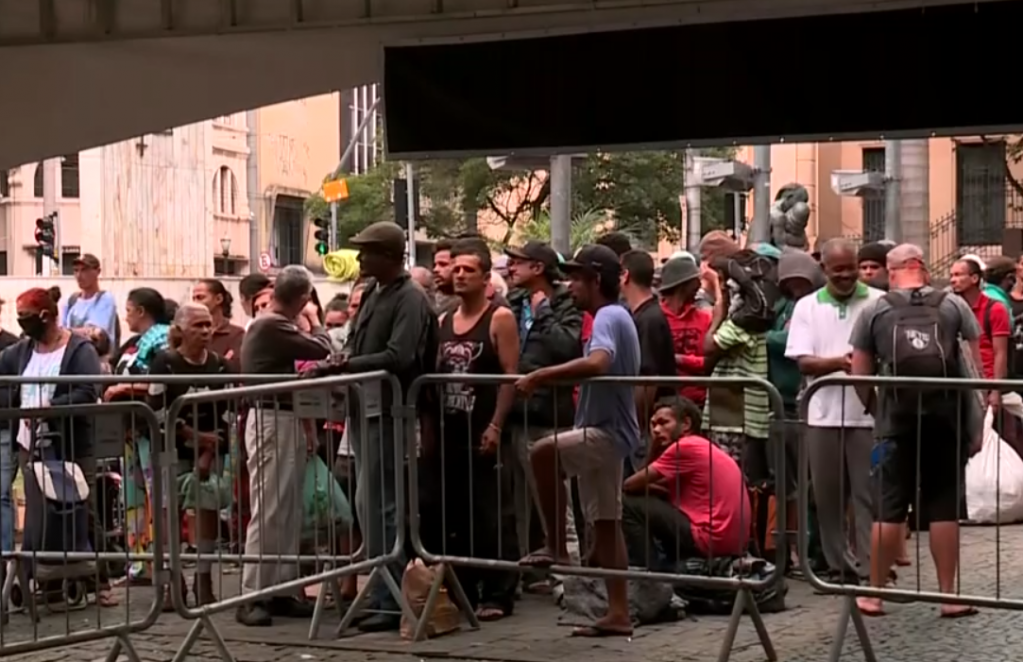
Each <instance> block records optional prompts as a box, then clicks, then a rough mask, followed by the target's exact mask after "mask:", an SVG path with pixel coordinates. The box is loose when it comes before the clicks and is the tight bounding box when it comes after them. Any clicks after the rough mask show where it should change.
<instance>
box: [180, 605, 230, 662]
mask: <svg viewBox="0 0 1023 662" xmlns="http://www.w3.org/2000/svg"><path fill="white" fill-rule="evenodd" d="M203 630H205V631H206V632H207V634H209V636H210V639H212V640H213V645H214V646H216V647H217V653H219V654H220V659H221V660H223V661H224V662H234V656H233V655H231V651H229V650H228V648H227V644H226V643H225V642H224V638H223V637H222V636H220V631H219V630H217V628H216V626H214V625H213V621H211V620H210V617H209V616H208V615H205V614H204V615H203V616H200V617H199V620H197V621H196V622H195V623H193V624H192V628H191V629H190V630H189V631H188V634H187V635H186V636H185V640H184V641H182V642H181V646H179V647H178V650H177V652H175V653H174V657H173V658H172V660H171V662H185V659H186V658H187V657H188V654H189V653H191V652H192V646H195V642H197V641H199V636H200V635H202V633H203Z"/></svg>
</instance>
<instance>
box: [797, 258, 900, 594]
mask: <svg viewBox="0 0 1023 662" xmlns="http://www.w3.org/2000/svg"><path fill="white" fill-rule="evenodd" d="M856 255H857V251H856V247H855V246H854V245H853V244H851V243H849V242H847V241H844V240H840V239H835V240H832V241H829V242H827V243H826V244H825V245H824V247H823V248H822V249H821V261H822V266H823V267H824V275H825V276H826V277H827V284H826V285H825V286H824V287H822V288H821V289H819V290H817V291H816V292H814V293H813V294H811V295H809V296H805V297H803V298H802V299H800V300H799V302H798V303H796V308H795V310H794V311H793V312H792V320H791V322H790V324H789V338H788V344H787V345H786V347H785V356H786V357H788V358H790V359H794V360H795V361H796V362H797V363H798V364H799V370H800V372H802V373H803V375H804V376H805V378H806V379H807V380H809V381H813V380H814V379H817V378H820V377H823V376H825V375H832V374H840V373H848V372H849V370H850V368H851V365H852V346H851V345H850V344H849V337H850V334H851V332H852V329H853V326H854V324H855V323H856V320H857V318H858V317H859V316H860V314H861V313H862V312H863V310H864V309H865V308H866V307H867V306H868V305H869V304H873V302H874V301H876V300H877V299H879V298H881V296H883V294H884V293H883V292H881V291H880V290H876V289H874V288H872V287H869V286H867V285H865V284H863V283H861V282H860V281H859V273H858V269H857V262H856ZM873 428H874V419H873V418H872V417H871V416H870V414H868V413H867V412H866V411H865V410H864V407H863V403H862V402H860V400H859V398H857V396H856V392H855V391H854V390H853V388H852V387H848V386H847V387H842V386H829V387H825V388H822V389H820V390H818V391H817V392H816V393H815V394H814V395H813V397H812V398H811V399H810V409H809V413H808V415H807V435H806V445H807V449H808V455H809V458H810V474H811V479H812V482H813V494H814V498H815V500H816V503H817V514H818V520H819V521H820V530H821V544H822V546H823V548H824V556H825V558H826V559H827V561H828V566H829V567H830V569H831V572H832V573H833V574H835V575H836V576H837V578H839V579H840V580H842V581H848V582H856V581H857V579H858V577H860V576H864V577H865V576H867V575H868V573H869V571H870V563H869V553H870V526H871V521H872V517H871V508H870V506H871V493H870V451H871V448H872V446H873V441H874V439H873ZM850 499H851V501H852V504H853V517H854V520H855V526H856V532H855V543H856V554H855V556H854V555H853V554H852V552H851V551H850V549H849V545H848V542H847V540H848V537H847V536H846V535H845V526H844V523H845V522H846V512H847V511H846V505H847V504H848V503H849V501H850Z"/></svg>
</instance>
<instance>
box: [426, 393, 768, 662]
mask: <svg viewBox="0 0 1023 662" xmlns="http://www.w3.org/2000/svg"><path fill="white" fill-rule="evenodd" d="M519 377H520V376H517V375H464V374H445V375H441V374H436V375H424V376H422V377H420V378H418V379H417V380H415V381H414V382H413V384H412V385H411V387H410V389H409V393H408V396H407V403H408V410H409V411H416V409H417V407H418V406H419V405H421V404H422V403H423V402H424V400H425V399H426V397H428V396H426V395H425V394H424V390H426V389H427V387H429V386H440V387H445V386H453V385H484V384H486V385H491V386H493V385H499V384H509V383H513V382H515V381H516V380H517V379H519ZM590 381H592V382H594V383H617V384H628V385H631V386H650V387H654V386H660V387H669V388H671V389H672V390H673V391H674V392H677V391H678V389H679V388H680V387H683V386H708V387H711V386H713V387H731V388H736V389H738V388H744V387H755V388H758V389H763V390H764V391H766V393H767V394H768V397H769V400H770V406H771V410H772V412H773V417H774V421H775V422H774V423H772V431H771V433H772V434H773V435H778V434H780V433H781V426H782V421H783V419H784V409H783V404H782V399H781V395H780V394H779V393H778V391H777V389H776V388H775V387H774V386H773V385H772V384H771V383H769V382H767V381H766V380H763V379H756V378H738V377H736V378H711V377H692V378H689V377H686V378H682V377H675V378H667V377H631V378H619V377H601V378H595V379H593V380H590ZM570 389H571V385H565V392H566V394H567V393H568V392H570ZM466 397H473V396H466ZM565 397H570V396H568V395H566V396H565ZM442 404H443V403H442ZM466 406H467V408H468V411H471V410H472V407H473V406H474V405H472V404H468V405H466ZM513 413H514V412H513ZM470 415H471V414H470ZM523 418H524V420H523V421H522V424H523V425H524V427H525V428H526V429H527V431H528V428H529V421H528V414H526V415H524V417H523ZM442 420H443V417H442ZM512 420H513V418H512V415H509V421H512ZM648 421H649V415H648V416H647V420H644V421H639V424H640V429H641V431H642V430H646V429H647V426H648ZM406 424H407V426H408V428H407V431H406V436H407V438H409V439H414V438H415V428H414V424H415V422H414V420H413V419H412V417H406ZM705 424H706V422H705ZM511 425H512V424H511V423H510V422H509V423H506V424H505V430H504V431H505V432H511V430H510V427H511ZM554 427H555V428H558V427H561V432H562V433H564V432H566V431H567V429H568V428H571V427H572V422H571V421H565V422H564V424H563V426H558V425H557V422H555V426H554ZM547 434H548V435H549V434H550V433H547ZM539 436H540V435H537V437H539ZM554 436H555V438H556V437H557V430H555V431H554ZM475 441H476V440H472V439H470V440H468V442H469V443H467V444H460V443H459V441H457V440H456V441H454V442H451V441H450V440H448V439H445V430H444V428H443V425H442V426H441V429H440V439H439V440H438V443H437V446H436V450H435V452H437V453H440V454H443V453H444V452H445V448H446V447H447V446H449V445H451V446H452V449H454V448H456V446H457V448H458V450H459V451H462V452H467V453H472V452H473V451H472V450H469V449H472V448H473V447H474V445H475ZM507 443H509V440H508V439H507V438H502V441H501V445H502V447H503V446H504V445H505V444H507ZM556 443H557V442H556ZM769 445H773V451H774V464H775V469H776V476H775V481H776V482H777V484H779V485H784V483H785V464H786V463H785V444H784V443H775V444H769ZM463 446H464V449H463ZM452 452H454V451H452ZM505 457H506V456H505V455H504V454H503V453H502V452H501V450H499V451H498V453H497V457H496V460H495V461H496V467H495V469H496V470H497V480H496V481H494V478H493V477H490V476H485V477H480V476H473V475H472V469H471V468H470V470H469V476H455V477H449V476H445V475H444V473H445V467H446V466H447V465H446V462H445V460H444V459H441V468H440V483H441V484H440V485H439V486H438V485H435V484H431V485H430V486H429V487H428V488H427V489H423V493H424V494H430V495H431V499H436V497H437V494H436V493H437V492H438V487H439V492H440V500H441V506H440V510H441V515H440V522H439V523H438V522H437V521H436V517H434V518H433V521H432V523H431V525H430V527H428V528H429V529H431V530H429V531H428V532H425V533H427V534H428V535H431V536H433V537H434V539H436V534H437V531H436V530H433V529H435V528H436V526H438V525H439V526H440V529H441V537H440V539H441V541H442V542H441V543H440V544H441V545H442V549H441V550H440V551H439V553H438V550H437V549H436V548H433V549H432V550H431V549H428V548H427V545H426V544H425V543H424V540H423V537H424V527H423V514H424V513H423V505H422V503H421V498H420V490H421V489H422V486H421V476H420V474H421V472H422V471H423V470H422V469H420V468H419V467H418V462H416V461H415V458H414V457H413V456H412V455H411V453H410V462H409V484H410V487H409V491H410V510H411V527H410V528H411V532H410V538H411V542H412V545H413V547H414V549H415V551H416V553H417V554H418V555H419V556H420V557H421V558H422V559H423V561H424V562H425V563H426V564H428V565H431V564H437V565H436V566H435V567H434V572H435V574H434V578H433V582H432V585H431V586H430V591H429V593H428V597H427V600H426V602H425V604H424V606H423V609H422V613H421V614H420V616H419V621H418V627H416V628H415V633H414V637H413V638H414V640H415V641H420V640H422V639H423V638H424V637H425V636H426V635H427V626H428V623H429V622H430V619H431V616H432V615H433V614H434V610H435V609H436V607H437V605H438V601H439V600H440V595H441V588H442V585H444V584H447V587H448V590H449V593H450V594H451V596H452V598H453V600H454V603H455V605H456V606H457V607H458V608H459V609H460V610H461V611H462V612H463V613H464V615H465V617H466V618H467V620H468V621H469V624H470V626H471V627H472V628H474V629H475V628H478V627H479V619H478V618H477V616H476V614H475V613H474V610H473V609H472V607H471V604H470V600H469V598H468V597H467V594H466V591H465V587H464V586H463V585H462V583H461V582H460V581H459V578H458V575H457V573H456V569H466V568H469V569H476V570H479V571H483V572H484V573H495V572H496V573H508V574H512V573H514V574H515V576H517V575H518V573H521V572H527V571H529V570H530V568H527V567H523V565H521V564H520V563H518V562H517V561H515V560H510V559H508V558H488V557H484V556H481V555H479V554H476V553H475V552H476V550H475V549H474V543H475V540H474V539H473V526H474V525H473V523H472V521H474V515H473V514H472V509H473V507H474V506H475V505H477V502H479V501H487V500H489V497H488V498H487V499H481V498H480V497H479V496H478V495H477V494H475V493H473V494H472V495H471V496H468V497H467V495H466V494H465V493H464V492H465V490H464V489H463V491H462V492H460V493H459V496H458V497H456V498H457V499H468V501H469V502H470V503H469V504H455V506H456V507H458V508H463V509H464V508H465V507H466V506H468V508H469V511H470V515H469V519H470V523H469V525H468V526H469V538H470V540H469V541H468V543H466V542H465V541H464V540H463V541H461V543H458V541H455V542H453V543H451V544H458V545H459V546H460V548H461V549H463V550H464V549H465V548H466V547H468V553H467V554H459V555H455V554H449V553H446V548H447V546H448V544H447V543H448V541H449V539H450V537H451V534H449V532H448V530H447V525H448V522H447V517H448V515H447V510H448V506H447V505H445V504H444V501H445V494H446V492H447V487H448V486H449V485H457V486H458V487H463V488H464V485H463V483H464V482H465V481H468V483H469V485H470V487H469V490H470V491H471V490H473V487H472V485H473V484H474V483H476V482H480V481H482V482H485V483H486V485H485V486H484V489H487V488H489V487H491V486H492V485H493V483H494V482H496V483H497V498H496V504H494V503H490V504H486V505H496V509H497V511H498V512H497V513H493V512H488V513H486V515H485V517H486V518H487V519H488V520H490V521H491V522H492V521H493V520H494V519H497V520H500V519H502V518H503V517H504V516H505V514H504V513H503V512H502V511H503V504H502V496H501V494H502V489H501V487H500V483H501V481H502V473H503V472H502V470H501V465H502V463H503V462H504V461H506V460H505ZM456 466H461V465H456ZM467 466H469V467H472V463H471V461H470V462H469V463H468V464H467ZM430 471H433V470H430ZM427 477H428V478H433V479H436V478H437V476H427ZM646 497H647V498H651V497H649V492H648V493H647V495H646ZM566 506H567V504H566ZM481 507H483V505H481ZM463 515H464V513H461V514H460V515H459V516H463ZM776 517H777V522H779V523H782V524H783V523H784V522H785V521H786V513H785V499H784V498H779V499H777V508H776ZM746 524H747V526H748V525H750V524H752V523H751V522H747V523H746ZM462 525H463V526H464V523H462ZM577 526H578V523H577ZM646 526H647V528H648V530H649V519H647V521H646ZM501 529H502V527H501V526H500V524H498V525H497V537H498V540H497V542H496V545H494V544H493V541H490V542H489V543H488V545H489V546H490V547H491V548H493V549H491V551H495V550H496V551H497V554H498V555H500V556H505V557H507V556H508V554H507V553H504V552H503V550H502V547H504V542H505V541H503V540H502V539H501V538H502V533H501ZM464 533H465V532H464V531H461V532H456V534H455V536H456V537H457V536H458V535H464ZM647 542H649V537H648V538H647ZM435 544H436V540H435ZM775 544H776V549H778V550H786V552H787V550H788V546H787V542H786V532H785V527H784V525H782V526H778V527H777V528H776V531H775ZM647 558H648V559H649V558H650V557H649V555H647ZM783 565H784V564H779V565H777V566H776V567H775V568H774V569H773V571H772V572H771V573H770V575H769V576H768V577H765V578H750V577H747V576H738V577H734V576H733V577H715V576H701V575H692V574H684V573H681V572H660V571H655V570H636V569H627V570H617V569H603V568H595V567H586V566H577V565H571V566H564V565H557V564H556V565H552V566H550V567H549V569H548V571H549V572H551V573H555V574H559V575H567V576H578V577H591V578H604V579H606V578H621V579H627V580H642V581H646V582H650V581H653V582H664V583H667V584H670V585H672V586H673V587H681V586H686V587H694V588H700V589H710V590H725V591H729V592H734V594H735V599H734V604H733V608H732V611H731V617H730V619H729V622H728V627H727V630H726V634H725V639H724V641H723V642H722V645H721V649H720V654H719V657H718V659H719V660H720V661H721V662H727V660H728V659H729V657H730V656H731V652H732V648H733V646H734V643H735V637H736V635H737V632H738V627H739V624H740V622H741V618H742V615H743V613H744V612H745V613H748V614H749V617H750V619H751V621H752V622H753V625H754V628H755V629H756V632H757V636H758V637H759V640H760V643H761V645H762V646H763V649H764V651H765V653H766V655H767V657H768V659H770V660H772V661H773V660H776V659H777V654H776V652H775V650H774V646H773V644H772V642H771V638H770V635H769V634H768V632H767V628H766V627H765V625H764V622H763V618H762V616H761V613H760V610H759V608H758V607H757V604H756V602H755V600H754V597H753V592H754V591H759V590H761V589H764V588H767V587H782V586H783V583H784V567H783ZM472 577H473V578H471V579H470V581H476V578H477V577H478V575H476V574H474V575H473V576H472ZM485 602H486V596H483V597H482V599H481V605H482V604H484V603H485Z"/></svg>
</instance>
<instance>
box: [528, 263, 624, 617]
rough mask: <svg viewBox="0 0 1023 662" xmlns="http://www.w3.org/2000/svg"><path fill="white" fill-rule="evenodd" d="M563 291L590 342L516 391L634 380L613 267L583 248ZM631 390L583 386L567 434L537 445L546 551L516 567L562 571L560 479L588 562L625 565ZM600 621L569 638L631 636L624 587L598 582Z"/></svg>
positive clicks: (562, 498)
mask: <svg viewBox="0 0 1023 662" xmlns="http://www.w3.org/2000/svg"><path fill="white" fill-rule="evenodd" d="M564 268H565V271H567V272H568V275H569V277H570V283H569V291H570V292H571V294H572V298H573V299H574V300H575V302H576V305H578V306H579V307H580V308H582V309H583V310H588V311H590V312H591V313H593V334H592V336H591V338H590V340H589V342H588V343H587V344H586V347H585V348H584V350H583V357H582V358H578V359H575V360H573V361H569V362H568V363H563V364H561V365H557V366H550V367H546V368H540V369H539V370H536V371H534V372H531V373H529V374H527V375H526V376H525V377H522V378H521V379H520V380H519V381H518V383H517V386H518V389H519V390H520V391H522V392H523V393H525V394H527V395H529V394H532V393H533V392H534V391H535V390H536V389H537V387H539V386H542V385H548V384H551V383H554V382H565V381H568V382H571V381H578V380H586V379H590V378H593V377H599V376H609V377H622V378H625V379H629V378H634V377H636V376H638V375H639V366H640V349H639V337H638V336H637V334H636V325H635V324H634V323H633V321H632V316H631V315H630V314H629V311H628V310H626V309H625V308H624V307H623V306H621V305H620V304H619V303H618V301H619V295H620V292H619V280H620V277H621V265H620V264H619V261H618V256H617V255H616V254H615V252H614V251H613V250H611V249H610V248H608V247H606V246H595V245H590V246H584V247H583V248H582V249H581V250H580V251H579V252H578V253H577V254H576V256H575V258H574V259H573V260H571V261H569V262H566V263H565V265H564ZM634 389H635V386H634V384H629V383H628V382H627V381H622V382H619V383H592V382H589V381H584V382H583V383H582V386H581V388H580V391H579V403H578V406H577V409H576V415H575V425H574V427H573V429H572V430H571V431H569V432H566V433H563V434H559V435H558V434H556V435H552V436H550V437H546V438H544V439H541V440H540V441H538V442H537V443H536V446H534V447H533V450H532V453H531V454H530V460H531V462H532V465H533V473H534V475H535V476H536V482H537V489H538V492H539V497H540V506H541V510H542V511H543V515H544V521H545V522H546V523H547V544H546V545H545V546H544V548H543V549H540V550H537V551H535V552H533V553H532V554H529V555H528V556H526V557H525V558H524V559H522V561H520V563H521V564H522V565H524V566H532V567H550V566H552V565H567V564H568V563H569V558H568V550H567V547H566V544H565V504H566V503H567V501H568V499H567V495H566V494H565V491H564V484H565V481H564V479H565V476H566V475H567V476H578V478H579V496H580V499H581V502H582V507H583V511H584V513H585V516H586V521H587V523H590V524H592V525H593V530H594V534H595V538H596V539H595V541H594V543H593V545H592V547H591V548H592V550H593V557H592V560H593V561H594V562H595V564H596V565H598V566H600V567H603V568H614V569H624V568H625V567H626V565H627V556H626V550H625V540H624V538H623V536H622V529H621V516H622V470H623V461H624V459H625V458H626V457H628V456H629V455H631V454H632V453H634V452H635V450H636V448H637V446H638V445H639V424H638V423H637V421H636V402H635V399H634ZM605 583H606V585H607V595H608V608H607V615H606V616H604V617H603V618H600V619H598V620H597V621H596V622H595V623H594V624H593V625H592V626H590V627H584V628H578V629H576V630H575V631H574V632H573V635H575V636H584V637H600V636H631V635H632V621H631V618H630V616H629V604H628V603H629V600H628V593H627V590H626V582H625V580H624V579H620V578H614V579H610V578H609V579H606V580H605Z"/></svg>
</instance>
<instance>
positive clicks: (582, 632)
mask: <svg viewBox="0 0 1023 662" xmlns="http://www.w3.org/2000/svg"><path fill="white" fill-rule="evenodd" d="M572 636H573V637H588V638H591V639H600V638H603V637H631V636H632V630H631V629H629V630H628V631H626V630H613V629H610V628H605V627H599V626H596V625H587V626H585V627H581V628H575V629H574V630H572Z"/></svg>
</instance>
